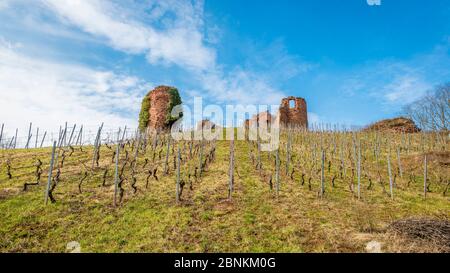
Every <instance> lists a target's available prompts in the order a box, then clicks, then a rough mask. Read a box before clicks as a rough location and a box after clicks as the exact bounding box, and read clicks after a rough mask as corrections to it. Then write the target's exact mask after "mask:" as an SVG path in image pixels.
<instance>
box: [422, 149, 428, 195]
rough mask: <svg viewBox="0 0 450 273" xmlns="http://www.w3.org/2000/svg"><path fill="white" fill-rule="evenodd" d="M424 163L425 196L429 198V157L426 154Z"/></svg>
mask: <svg viewBox="0 0 450 273" xmlns="http://www.w3.org/2000/svg"><path fill="white" fill-rule="evenodd" d="M423 165H424V166H423V197H424V198H425V199H426V198H427V191H428V185H427V180H428V158H427V155H425V158H424V163H423Z"/></svg>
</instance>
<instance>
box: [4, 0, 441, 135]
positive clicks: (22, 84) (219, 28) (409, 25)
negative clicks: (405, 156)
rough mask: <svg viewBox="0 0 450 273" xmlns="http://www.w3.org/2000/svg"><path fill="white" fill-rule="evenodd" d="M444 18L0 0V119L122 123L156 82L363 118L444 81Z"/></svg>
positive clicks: (337, 7) (130, 119) (388, 6)
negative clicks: (299, 101)
mask: <svg viewBox="0 0 450 273" xmlns="http://www.w3.org/2000/svg"><path fill="white" fill-rule="evenodd" d="M448 18H450V5H449V3H448V1H447V0H433V1H424V0H422V1H420V0H381V5H380V6H369V5H368V4H367V1H366V0H346V1H339V0H322V1H318V0H314V1H313V0H304V1H301V0H297V1H280V0H278V1H268V0H267V1H260V0H245V1H242V0H226V1H223V0H221V1H219V0H206V1H182V0H166V1H154V0H142V1H138V0H135V1H134V0H122V1H118V0H117V1H113V0H111V1H102V0H89V1H88V0H85V1H83V0H78V1H77V0H66V1H63V0H36V1H29V0H0V19H1V22H2V23H1V24H0V96H1V97H2V99H1V100H0V123H5V124H6V126H7V128H9V130H12V129H13V127H14V128H15V127H20V128H21V130H22V128H23V130H22V131H26V129H25V128H26V126H27V124H28V122H30V121H32V122H33V123H34V124H38V125H40V126H42V127H43V128H48V129H49V130H54V131H56V130H57V127H58V126H59V125H60V124H62V123H63V122H65V121H68V122H69V123H83V124H85V125H86V126H92V127H94V126H97V124H99V123H101V122H102V121H104V122H105V123H106V124H107V125H108V126H110V127H119V126H123V125H128V126H131V127H133V126H136V122H137V115H138V111H139V107H140V101H141V99H142V97H143V95H145V93H146V92H147V91H148V90H150V89H152V88H153V87H155V86H157V85H162V84H166V85H173V86H176V87H177V88H178V89H179V90H180V91H181V95H182V98H183V101H184V102H185V103H186V104H188V105H190V104H191V103H192V101H193V97H194V96H199V95H200V96H202V97H203V98H204V99H205V101H206V103H216V104H219V105H222V106H223V105H225V104H243V105H246V104H279V102H280V99H281V98H282V97H284V96H288V95H294V96H300V97H304V98H306V100H307V102H308V111H309V113H310V115H309V117H310V121H311V122H324V123H340V124H347V125H365V124H368V123H370V122H373V121H376V120H378V119H381V118H388V117H393V116H396V115H398V113H399V111H400V109H401V107H402V106H403V105H404V104H406V103H409V102H412V101H414V100H415V99H417V98H419V97H420V96H422V95H423V94H425V92H426V91H427V90H430V89H432V88H433V87H434V86H436V85H438V84H441V83H444V82H448V81H449V80H450V52H449V49H450V20H449V19H448ZM9 124H10V126H8V125H9Z"/></svg>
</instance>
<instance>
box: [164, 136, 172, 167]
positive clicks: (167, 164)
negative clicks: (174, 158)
mask: <svg viewBox="0 0 450 273" xmlns="http://www.w3.org/2000/svg"><path fill="white" fill-rule="evenodd" d="M171 140H172V138H171V137H170V135H169V139H168V140H167V151H166V159H165V161H164V175H167V174H168V173H169V153H170V142H171Z"/></svg>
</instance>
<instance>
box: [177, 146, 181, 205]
mask: <svg viewBox="0 0 450 273" xmlns="http://www.w3.org/2000/svg"><path fill="white" fill-rule="evenodd" d="M180 169H181V150H180V147H178V153H177V185H176V201H177V203H179V202H180V179H181V174H180Z"/></svg>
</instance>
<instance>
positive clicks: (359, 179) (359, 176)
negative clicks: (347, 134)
mask: <svg viewBox="0 0 450 273" xmlns="http://www.w3.org/2000/svg"><path fill="white" fill-rule="evenodd" d="M358 144H359V145H358V199H361V140H360V141H359V143H358Z"/></svg>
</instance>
